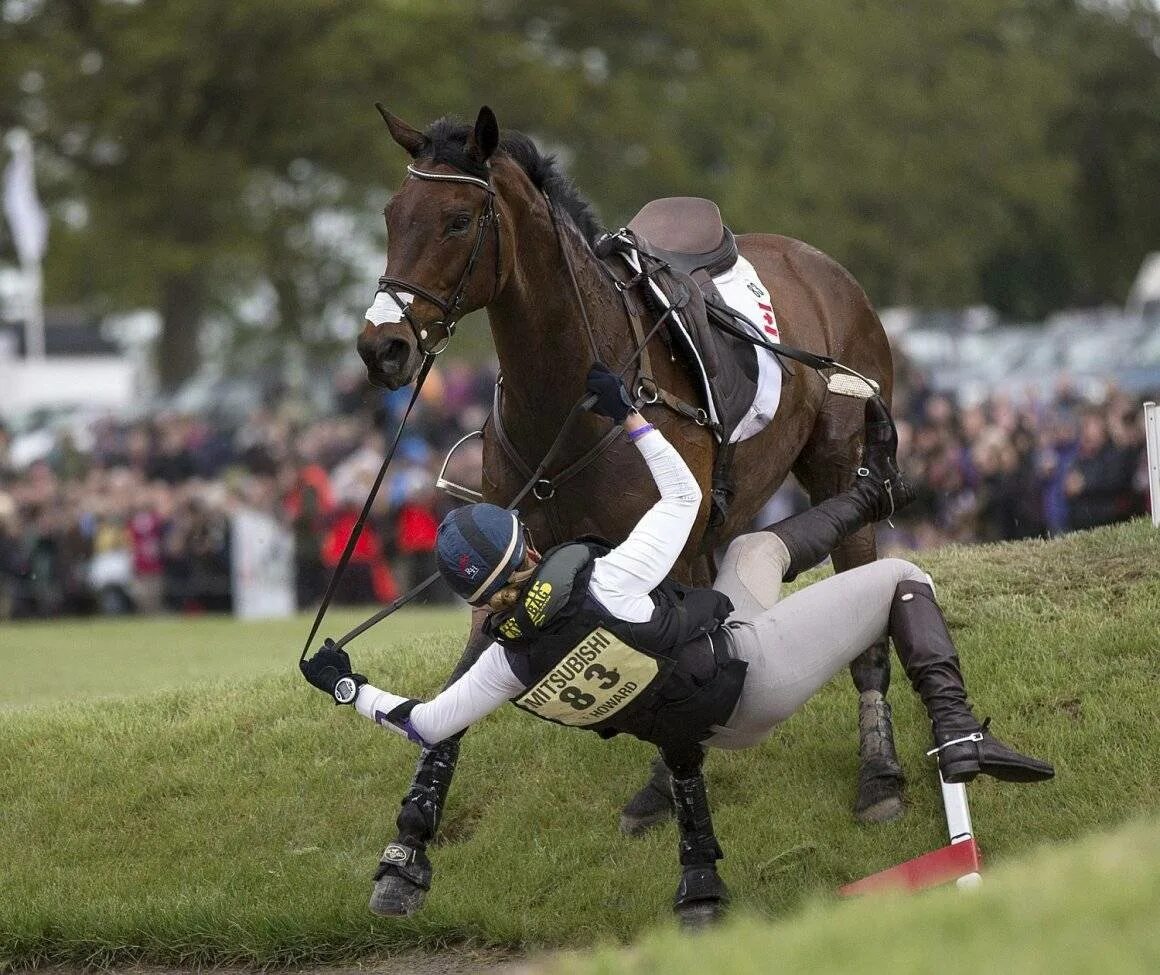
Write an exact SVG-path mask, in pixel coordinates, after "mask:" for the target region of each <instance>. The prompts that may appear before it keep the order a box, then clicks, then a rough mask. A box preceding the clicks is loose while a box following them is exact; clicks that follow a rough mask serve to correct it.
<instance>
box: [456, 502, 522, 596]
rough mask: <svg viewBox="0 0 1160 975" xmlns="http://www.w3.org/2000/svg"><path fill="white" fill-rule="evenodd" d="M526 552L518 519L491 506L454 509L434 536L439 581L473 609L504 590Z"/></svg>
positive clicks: (467, 506) (469, 506)
mask: <svg viewBox="0 0 1160 975" xmlns="http://www.w3.org/2000/svg"><path fill="white" fill-rule="evenodd" d="M527 551H528V547H527V543H526V542H525V541H524V531H523V525H522V524H520V519H519V518H518V517H517V516H516V514H515V512H512V511H507V510H505V509H504V508H500V507H498V506H496V505H494V504H486V503H483V504H468V505H464V506H463V507H462V508H456V509H455V510H454V511H452V512H451V513H450V514H449V515H448V516H447V517H446V518H444V519H443V521H442V523H440V525H439V531H438V533H437V534H436V536H435V553H436V557H437V559H438V562H439V571H440V572H441V573H442V574H443V578H444V579H446V580H447V582H448V584H449V585H450V586H451V588H452V589H454V590H455V591H456V592H457V593H458V594H459V595H460V596H462V597H463V598H464V599H466V600H467V601H468V602H469V603H471V604H473V605H476V606H478V605H482V604H483V603H486V602H487V601H488V600H489V599H490V598H491V597H492V596H494V595H495V594H496V593H497V592H499V590H500V589H502V588H503V587H504V585H505V584H506V583H507V581H508V577H509V576H510V575H511V574H512V573H513V572H514V571H515V570H516V569H518V568H519V567H520V566H521V565H522V564H523V561H524V556H525V555H526V554H527Z"/></svg>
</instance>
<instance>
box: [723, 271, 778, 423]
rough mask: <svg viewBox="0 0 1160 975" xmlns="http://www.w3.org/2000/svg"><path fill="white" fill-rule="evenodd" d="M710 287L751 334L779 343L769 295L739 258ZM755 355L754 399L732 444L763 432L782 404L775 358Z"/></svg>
mask: <svg viewBox="0 0 1160 975" xmlns="http://www.w3.org/2000/svg"><path fill="white" fill-rule="evenodd" d="M713 283H714V284H716V285H717V290H718V291H720V292H721V297H722V298H724V299H725V303H726V304H727V305H729V307H730V308H732V309H733V310H734V311H737V312H740V313H741V314H742V315H744V316H745V317H746V318H747V319H749V321H750V322H751V323H752V324H753V326H754V328H755V331H754V334H756V335H759V336H760V337H761V338H763V339H765V340H766V341H768V342H773V343H775V344H776V343H780V342H781V335H780V334H779V332H778V328H777V318H776V316H775V315H774V313H773V303H772V302H771V301H770V300H769V292H768V291H767V290H766V288H765V285H763V284H762V283H761V279H760V278H759V277H758V276H757V271H756V270H755V269H754V267H753V265H752V264H750V263H749V261H747V260H746V259H745V258H744V257H741V256H740V255H738V257H737V263H736V264H734V265H733V266H732V267H731V268H730V269H729V270H728V271H726V272H725V273H724V274H719V275H717V277H715V278H713ZM756 352H757V395H756V396H755V397H754V399H753V405H752V406H750V407H749V412H748V413H746V414H745V418H744V419H743V420H742V421H741V422H740V423H738V424H737V427H736V429H735V430H734V431H733V435H732V436H731V437H730V438H729V440H730V442H731V443H737V442H738V441H741V440H748V439H749V438H750V437H753V436H756V435H757V434H758V433H760V432H761V431H762V430H764V429H765V428H766V426H767V425H768V424H769V421H770V420H772V419H773V415H774V414H775V413H776V412H777V404H778V403H779V402H780V401H781V366H780V365H779V364H778V361H777V356H776V355H774V353H772V352H770V351H769V350H768V349H761V348H758V349H756Z"/></svg>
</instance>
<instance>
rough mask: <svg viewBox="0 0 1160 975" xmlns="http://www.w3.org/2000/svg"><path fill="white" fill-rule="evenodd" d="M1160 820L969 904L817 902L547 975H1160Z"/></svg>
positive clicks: (1005, 882)
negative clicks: (787, 914) (770, 918)
mask: <svg viewBox="0 0 1160 975" xmlns="http://www.w3.org/2000/svg"><path fill="white" fill-rule="evenodd" d="M1157 917H1160V820H1157V819H1150V820H1147V821H1142V822H1134V823H1132V824H1130V825H1128V826H1124V827H1121V828H1120V829H1118V830H1116V831H1115V832H1113V833H1111V834H1109V835H1101V836H1099V837H1094V838H1090V839H1087V840H1084V841H1083V842H1081V843H1078V844H1072V845H1067V846H1063V847H1062V848H1059V847H1056V848H1049V847H1048V848H1044V849H1041V850H1038V851H1036V853H1034V854H1033V855H1030V856H1027V857H1023V858H1020V859H1019V860H1018V861H1015V862H1012V863H1009V864H1005V865H1003V866H1000V867H999V868H998V869H996V870H994V871H989V872H988V875H987V879H986V881H985V882H984V884H983V887H982V888H981V889H979V890H977V891H972V892H971V893H970V894H965V893H963V892H961V891H958V890H956V889H954V888H953V887H950V888H943V889H940V890H937V891H930V892H927V893H925V894H923V895H921V896H917V897H894V898H887V899H882V898H874V899H872V900H861V901H855V902H851V903H847V904H841V905H839V906H835V905H833V904H832V903H829V902H814V903H812V904H810V905H809V906H807V907H806V908H805V909H803V910H802V911H800V912H798V913H797V914H795V916H794V917H793V918H790V919H786V920H783V921H780V922H778V923H776V924H769V923H768V922H765V921H763V920H761V919H759V918H755V917H752V916H751V917H746V918H742V919H739V920H737V921H734V922H732V923H730V924H728V925H727V926H725V927H724V928H721V929H719V930H716V931H712V932H709V933H707V934H704V935H701V936H700V937H699V938H698V940H697V941H696V950H695V951H692V950H690V948H691V947H692V946H691V945H690V942H689V940H688V938H687V937H684V936H682V935H681V934H680V933H679V932H678V931H676V930H675V929H674V928H673V927H672V926H670V927H668V928H667V929H665V930H663V931H660V932H657V933H654V934H651V935H649V936H648V937H646V938H645V939H644V940H643V941H642V942H641V943H640V944H639V945H637V946H635V947H633V948H631V949H616V948H604V949H603V950H599V951H597V952H595V953H593V954H591V955H584V956H573V957H563V958H560V959H559V960H556V961H553V962H551V963H548V964H547V965H546V966H545V968H544V969H543V971H544V972H545V975H549V973H550V975H613V973H615V975H646V973H653V972H664V973H665V975H704V973H705V971H706V964H705V959H706V958H712V959H713V965H712V967H711V969H709V970H711V971H720V972H729V973H731V975H766V973H768V972H770V971H776V972H779V973H784V975H793V973H799V972H800V973H811V975H812V973H815V972H878V971H883V972H890V973H891V975H909V973H922V975H925V973H928V972H939V973H941V975H959V973H961V975H976V973H978V972H1002V973H1004V975H1090V973H1092V972H1100V973H1102V975H1129V973H1140V975H1144V973H1148V975H1152V973H1154V972H1156V971H1160V925H1157V924H1156V918H1157Z"/></svg>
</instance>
